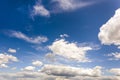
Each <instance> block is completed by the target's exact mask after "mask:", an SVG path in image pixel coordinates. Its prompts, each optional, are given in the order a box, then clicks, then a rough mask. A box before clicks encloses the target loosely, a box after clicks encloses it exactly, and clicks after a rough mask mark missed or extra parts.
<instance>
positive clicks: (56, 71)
mask: <svg viewBox="0 0 120 80" xmlns="http://www.w3.org/2000/svg"><path fill="white" fill-rule="evenodd" d="M101 69H102V67H100V66H96V67H94V68H93V69H90V68H88V69H84V68H76V67H70V66H63V65H45V66H44V67H43V68H42V70H41V71H42V72H43V73H46V74H48V75H56V76H67V77H74V76H96V77H98V76H101V75H102V71H101Z"/></svg>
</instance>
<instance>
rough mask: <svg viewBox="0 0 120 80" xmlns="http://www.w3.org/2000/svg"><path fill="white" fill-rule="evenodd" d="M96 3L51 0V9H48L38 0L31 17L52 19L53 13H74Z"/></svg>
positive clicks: (79, 0)
mask: <svg viewBox="0 0 120 80" xmlns="http://www.w3.org/2000/svg"><path fill="white" fill-rule="evenodd" d="M94 3H95V1H83V0H51V1H49V3H48V4H50V5H49V9H46V8H45V6H44V5H43V4H42V0H38V1H37V2H36V4H35V5H34V6H33V9H32V11H31V16H32V17H34V16H44V17H50V15H51V14H53V13H61V12H66V11H67V12H68V11H74V10H77V9H80V8H83V7H87V6H90V5H92V4H94Z"/></svg>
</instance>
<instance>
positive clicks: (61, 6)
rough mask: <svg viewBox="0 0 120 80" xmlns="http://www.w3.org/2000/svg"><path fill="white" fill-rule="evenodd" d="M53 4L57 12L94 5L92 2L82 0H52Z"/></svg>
mask: <svg viewBox="0 0 120 80" xmlns="http://www.w3.org/2000/svg"><path fill="white" fill-rule="evenodd" d="M52 3H54V5H55V6H54V7H56V10H55V12H56V11H58V12H60V11H72V10H76V9H79V8H83V7H86V6H89V5H91V4H93V2H92V1H82V0H52Z"/></svg>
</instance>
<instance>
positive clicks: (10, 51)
mask: <svg viewBox="0 0 120 80" xmlns="http://www.w3.org/2000/svg"><path fill="white" fill-rule="evenodd" d="M8 52H9V53H16V52H17V51H16V49H12V48H9V49H8Z"/></svg>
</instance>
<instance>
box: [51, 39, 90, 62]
mask: <svg viewBox="0 0 120 80" xmlns="http://www.w3.org/2000/svg"><path fill="white" fill-rule="evenodd" d="M49 49H50V50H51V51H52V53H53V54H56V55H59V56H62V57H64V58H67V59H71V60H76V61H79V62H88V61H90V60H89V59H88V58H87V57H86V52H87V51H89V50H92V48H91V47H89V46H86V47H79V46H77V44H76V43H70V42H68V41H65V40H64V39H60V40H56V41H55V42H53V44H52V45H50V46H49Z"/></svg>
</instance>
